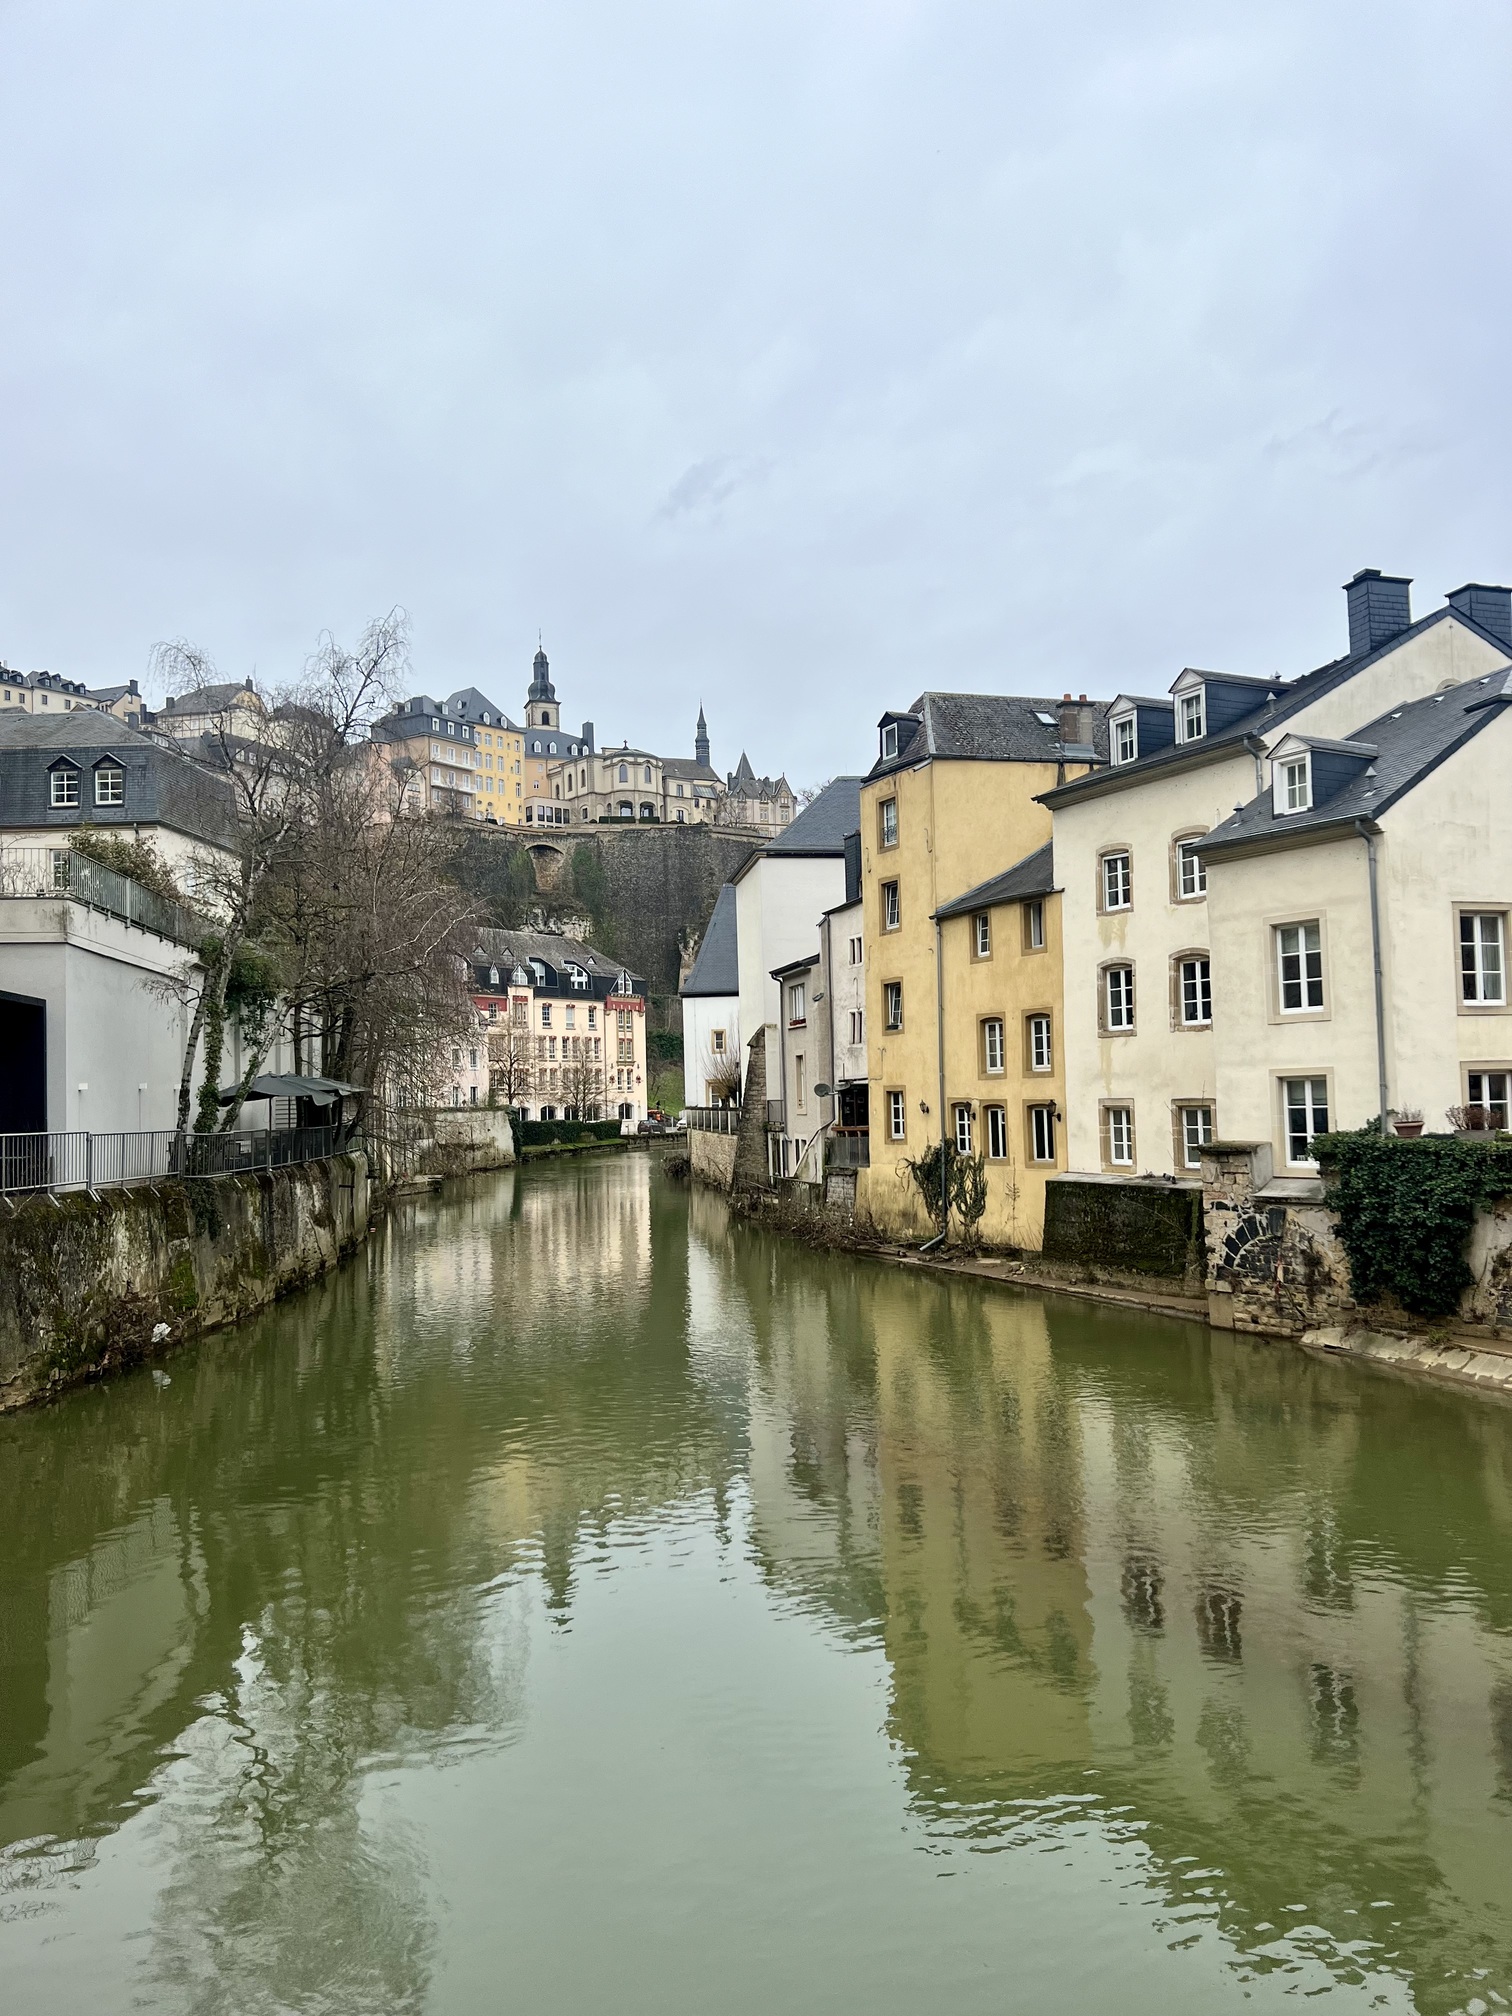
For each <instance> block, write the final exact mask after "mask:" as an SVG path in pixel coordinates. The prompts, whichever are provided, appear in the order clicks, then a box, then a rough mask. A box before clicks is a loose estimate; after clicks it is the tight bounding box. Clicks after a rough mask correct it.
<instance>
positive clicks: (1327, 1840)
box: [0, 1156, 1512, 2016]
mask: <svg viewBox="0 0 1512 2016" xmlns="http://www.w3.org/2000/svg"><path fill="white" fill-rule="evenodd" d="M168 1370H169V1373H170V1375H171V1383H169V1384H167V1385H161V1384H159V1383H157V1382H156V1381H154V1380H153V1379H152V1378H151V1377H150V1376H146V1375H144V1376H143V1377H141V1378H134V1379H130V1380H127V1381H124V1382H121V1383H119V1384H117V1385H114V1386H110V1387H106V1388H101V1389H98V1390H96V1391H93V1392H89V1393H83V1394H78V1395H75V1396H73V1397H72V1398H71V1399H69V1400H68V1401H66V1402H65V1403H64V1404H62V1405H60V1406H58V1407H56V1408H53V1409H51V1410H49V1411H48V1412H46V1413H42V1414H36V1415H32V1416H27V1417H21V1418H12V1419H10V1420H8V1421H4V1422H0V1516H3V1522H4V1525H3V1531H4V1536H5V1538H4V1545H3V1549H0V2000H3V2002H4V2006H5V2008H6V2009H7V2011H16V2012H18V2016H19V2012H31V2011H52V2010H58V2011H76V2010H86V2011H88V2012H90V2016H106V2012H113V2011H116V2010H128V2009H150V2010H164V2011H169V2012H180V2011H182V2012H194V2016H202V2012H203V2016H209V2012H226V2016H233V2012H234V2016H264V2012H267V2016H273V2012H281V2011H300V2012H320V2016H356V2012H367V2011H373V2012H381V2011H392V2010H421V2009H423V2010H426V2011H428V2012H430V2011H437V2012H440V2011H457V2012H473V2011H495V2010H510V2009H519V2010H521V2011H526V2010H528V2011H532V2012H535V2011H542V2010H549V2011H560V2012H570V2016H575V2012H579V2011H581V2012H595V2016H596V2012H601V2011H612V2012H615V2016H621V2012H640V2011H646V2012H651V2011H656V2012H674V2016H681V2012H699V2016H707V2012H747V2011H750V2012H757V2011H762V2012H765V2011H775V2010H797V2011H805V2012H806V2011H835V2012H848V2011H866V2012H904V2011H908V2012H914V2011H918V2010H921V2009H925V2008H932V2009H944V2010H950V2011H956V2010H959V2011H965V2012H975V2011H979V2010H980V2011H987V2010H992V2011H1005V2010H1014V2011H1026V2012H1036V2016H1037V2012H1041V2011H1043V2012H1054V2016H1058V2012H1062V2011H1064V2012H1072V2011H1074V2012H1077V2016H1082V2012H1086V2011H1088V2010H1102V2009H1109V2010H1115V2009H1116V2010H1118V2011H1120V2012H1142V2011H1146V2010H1148V2011H1157V2010H1158V2011H1161V2012H1166V2011H1192V2012H1208V2011H1219V2010H1224V2009H1228V2008H1235V2009H1237V2008H1239V2007H1241V2006H1248V2007H1250V2008H1257V2007H1258V2008H1262V2009H1263V2008H1277V2007H1280V2006H1281V2005H1282V2004H1283V2002H1284V2001H1286V2000H1288V1999H1292V2000H1294V1999H1295V1998H1296V1997H1297V1996H1298V1995H1307V1996H1313V1997H1317V1996H1321V1997H1323V1999H1326V2000H1327V2001H1328V2002H1329V2003H1330V2004H1331V2005H1333V2006H1339V2007H1341V2008H1359V2009H1366V2008H1375V2009H1389V2010H1411V2009H1418V2010H1423V2011H1432V2012H1448V2011H1458V2010H1465V2011H1472V2012H1480V2011H1482V2010H1488V2009H1501V2008H1507V2007H1508V2006H1509V2001H1512V1635H1509V1632H1512V1411H1509V1410H1507V1409H1504V1408H1500V1407H1497V1406H1494V1405H1491V1404H1488V1403H1487V1402H1485V1401H1484V1400H1480V1399H1474V1398H1469V1397H1466V1398H1463V1399H1462V1398H1460V1397H1459V1396H1457V1395H1443V1394H1436V1393H1431V1392H1423V1391H1418V1390H1415V1389H1413V1388H1411V1387H1408V1386H1406V1385H1398V1384H1394V1383H1387V1382H1386V1381H1385V1380H1382V1379H1379V1378H1371V1377H1369V1376H1368V1375H1361V1374H1360V1373H1359V1372H1358V1371H1357V1370H1356V1369H1354V1368H1351V1367H1347V1366H1339V1365H1334V1364H1329V1363H1318V1362H1315V1361H1313V1360H1311V1359H1308V1358H1304V1357H1302V1356H1301V1355H1300V1354H1297V1353H1295V1352H1292V1351H1289V1350H1286V1349H1282V1348H1278V1347H1272V1346H1256V1345H1253V1344H1247V1343H1242V1342H1241V1343H1236V1342H1234V1341H1232V1340H1225V1339H1221V1338H1217V1339H1215V1338H1210V1337H1209V1336H1208V1335H1207V1334H1206V1333H1205V1332H1204V1331H1202V1330H1199V1329H1196V1328H1191V1327H1183V1326H1181V1325H1176V1324H1170V1323H1163V1322H1157V1321H1155V1320H1152V1319H1143V1318H1139V1317H1133V1316H1129V1315H1126V1314H1123V1313H1115V1312H1111V1311H1103V1310H1097V1309H1092V1308H1089V1307H1085V1306H1081V1305H1078V1304H1076V1303H1073V1302H1069V1301H1040V1300H1037V1299H1034V1298H1032V1297H1024V1296H1015V1295H1012V1294H1010V1293H1006V1292H1003V1291H1001V1290H993V1289H988V1288H980V1287H977V1286H974V1285H971V1284H966V1283H959V1284H958V1283H942V1282H939V1281H936V1280H930V1279H920V1278H918V1277H916V1276H913V1275H901V1274H899V1273H898V1272H897V1271H896V1270H894V1269H891V1268H888V1267H885V1266H881V1265H875V1264H872V1263H861V1264H852V1263H850V1262H849V1261H847V1260H844V1259H833V1258H825V1257H822V1256H815V1255H811V1254H808V1253H806V1252H803V1251H799V1250H797V1249H794V1248H791V1247H787V1246H784V1245H781V1244H779V1243H777V1242H774V1241H772V1240H769V1239H767V1238H765V1237H763V1236H762V1235H760V1234H757V1233H754V1232H752V1231H750V1230H747V1229H734V1230H732V1229H731V1227H730V1226H729V1224H728V1222H727V1219H726V1217H725V1214H724V1211H723V1207H722V1206H721V1205H720V1203H719V1202H718V1201H717V1200H716V1199H713V1198H711V1197H709V1196H706V1195H700V1194H695V1195H694V1196H693V1197H691V1198H689V1197H688V1196H687V1195H686V1194H685V1193H683V1192H681V1191H678V1190H676V1189H673V1188H671V1187H669V1186H667V1185H665V1184H663V1183H662V1182H661V1181H660V1179H659V1178H658V1177H657V1175H656V1174H655V1172H654V1169H653V1168H652V1166H651V1165H650V1164H649V1162H648V1159H647V1158H646V1157H644V1156H633V1157H616V1158H614V1159H612V1160H604V1161H600V1162H595V1163H592V1164H582V1163H580V1164H574V1165H572V1166H566V1167H558V1168H555V1169H551V1170H548V1171H541V1172H537V1171H531V1172H529V1173H528V1174H526V1175H524V1176H522V1177H521V1178H519V1179H518V1180H516V1179H515V1178H512V1177H505V1178H501V1179H496V1180H494V1181H492V1182H490V1183H488V1184H487V1185H485V1186H479V1187H477V1188H473V1189H469V1190H466V1191H464V1192H461V1193H459V1194H458V1195H456V1196H453V1197H449V1198H446V1199H442V1200H436V1201H427V1202H426V1203H424V1204H420V1205H416V1206H413V1207H411V1208H409V1209H407V1210H405V1211H404V1212H402V1213H400V1214H399V1215H398V1216H397V1217H396V1218H395V1219H394V1221H393V1222H392V1223H391V1224H390V1225H389V1226H387V1227H386V1228H385V1229H384V1231H383V1232H382V1233H381V1234H380V1235H378V1236H377V1237H376V1238H375V1240H374V1242H373V1244H372V1246H371V1248H370V1250H369V1252H368V1253H367V1254H366V1256H365V1257H364V1258H363V1259H362V1260H360V1261H359V1262H358V1263H357V1264H356V1265H354V1266H353V1267H351V1268H350V1269H348V1270H347V1271H346V1272H345V1273H343V1274H342V1275H341V1276H339V1277H338V1278H336V1279H334V1280H332V1281H330V1282H328V1283H327V1284H325V1285H324V1286H323V1287H322V1288H320V1289H318V1290H316V1291H314V1292H313V1293H311V1294H309V1295H308V1296H305V1297H303V1298H301V1299H299V1300H297V1301H294V1302H291V1303H288V1304H286V1305H284V1306H283V1307H281V1308H279V1309H278V1310H276V1311H275V1312H273V1313H272V1314H271V1315H270V1316H269V1317H268V1318H267V1319H266V1320H265V1321H263V1322H262V1323H260V1324H258V1325H255V1326H253V1327H252V1328H250V1329H248V1330H247V1331H245V1332H242V1333H240V1334H238V1335H236V1336H233V1337H226V1338H219V1339H215V1340H212V1341H211V1342H209V1343H208V1344H206V1345H205V1346H204V1347H203V1349H201V1350H199V1351H198V1352H196V1353H192V1354H186V1355H184V1356H181V1357H179V1358H177V1359H175V1360H172V1361H170V1363H169V1366H168ZM1504 1998H1505V1999H1504Z"/></svg>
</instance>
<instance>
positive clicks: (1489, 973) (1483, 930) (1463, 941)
mask: <svg viewBox="0 0 1512 2016" xmlns="http://www.w3.org/2000/svg"><path fill="white" fill-rule="evenodd" d="M1506 948H1507V929H1506V920H1505V918H1504V917H1503V915H1502V912H1501V911H1500V910H1461V912H1460V999H1461V1000H1462V1001H1464V1002H1467V1003H1469V1004H1471V1005H1473V1006H1475V1007H1479V1008H1492V1007H1495V1008H1504V1007H1505V1006H1506V1002H1507V959H1506Z"/></svg>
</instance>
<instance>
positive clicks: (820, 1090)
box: [814, 1085, 831, 1099]
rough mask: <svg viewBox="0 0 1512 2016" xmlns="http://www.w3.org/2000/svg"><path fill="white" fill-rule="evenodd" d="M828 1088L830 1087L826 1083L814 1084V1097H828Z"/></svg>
mask: <svg viewBox="0 0 1512 2016" xmlns="http://www.w3.org/2000/svg"><path fill="white" fill-rule="evenodd" d="M830 1090H831V1088H830V1087H829V1086H828V1085H816V1086H815V1087H814V1097H815V1098H816V1099H828V1098H829V1096H830Z"/></svg>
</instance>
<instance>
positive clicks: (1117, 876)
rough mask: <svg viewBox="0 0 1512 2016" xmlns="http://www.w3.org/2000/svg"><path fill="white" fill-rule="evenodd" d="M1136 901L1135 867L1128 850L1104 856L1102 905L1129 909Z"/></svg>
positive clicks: (1115, 908) (1111, 908) (1108, 907)
mask: <svg viewBox="0 0 1512 2016" xmlns="http://www.w3.org/2000/svg"><path fill="white" fill-rule="evenodd" d="M1133 901H1134V869H1133V864H1132V862H1131V861H1130V859H1129V856H1128V854H1127V853H1126V852H1119V853H1117V854H1104V856H1103V857H1102V907H1103V908H1104V910H1127V909H1128V908H1129V907H1130V905H1131V904H1132V903H1133Z"/></svg>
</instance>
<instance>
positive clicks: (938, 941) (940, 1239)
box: [919, 917, 950, 1253]
mask: <svg viewBox="0 0 1512 2016" xmlns="http://www.w3.org/2000/svg"><path fill="white" fill-rule="evenodd" d="M934 927H935V1035H936V1038H937V1045H938V1050H939V1069H940V1092H939V1098H940V1229H939V1231H938V1232H937V1233H936V1234H935V1236H934V1238H933V1239H926V1240H925V1241H924V1244H923V1245H922V1246H921V1247H920V1248H919V1251H920V1252H921V1253H933V1251H934V1250H935V1248H936V1247H937V1246H943V1245H944V1244H945V1240H946V1236H947V1234H948V1233H949V1231H950V1191H949V1188H948V1184H947V1178H948V1175H949V1171H948V1170H947V1168H946V1166H945V1153H946V1150H945V939H944V932H943V930H942V927H941V924H940V920H939V918H938V917H936V918H935V920H934Z"/></svg>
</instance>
